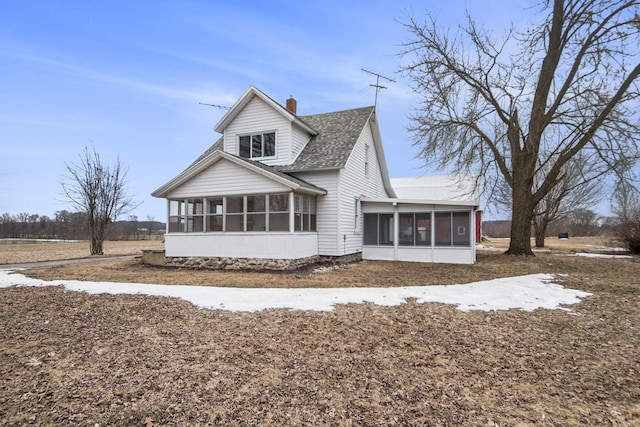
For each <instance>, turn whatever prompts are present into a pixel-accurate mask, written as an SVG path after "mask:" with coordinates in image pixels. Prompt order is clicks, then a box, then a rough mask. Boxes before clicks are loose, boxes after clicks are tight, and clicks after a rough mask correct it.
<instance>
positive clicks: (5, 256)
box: [0, 240, 164, 265]
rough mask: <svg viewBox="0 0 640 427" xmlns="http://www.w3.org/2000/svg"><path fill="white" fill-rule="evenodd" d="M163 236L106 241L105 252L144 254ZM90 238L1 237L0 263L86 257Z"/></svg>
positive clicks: (107, 254) (161, 244)
mask: <svg viewBox="0 0 640 427" xmlns="http://www.w3.org/2000/svg"><path fill="white" fill-rule="evenodd" d="M163 247H164V245H163V243H162V241H160V240H132V241H106V242H105V244H104V256H106V257H108V256H114V255H141V254H142V250H143V249H162V248H163ZM89 256H91V252H90V251H89V242H59V241H48V242H45V241H21V240H0V265H2V264H21V263H27V262H39V261H53V260H61V259H75V258H85V257H89Z"/></svg>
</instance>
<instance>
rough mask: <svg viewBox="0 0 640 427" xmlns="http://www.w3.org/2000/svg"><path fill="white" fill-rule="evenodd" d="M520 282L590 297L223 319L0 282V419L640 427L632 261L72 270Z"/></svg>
mask: <svg viewBox="0 0 640 427" xmlns="http://www.w3.org/2000/svg"><path fill="white" fill-rule="evenodd" d="M80 267H81V266H75V268H80ZM84 267H85V266H82V268H83V269H84ZM98 267H100V268H98ZM91 269H93V270H95V271H94V272H93V273H92V272H91V271H89V270H91ZM72 270H73V268H71V267H69V268H61V269H57V268H56V269H53V268H51V269H48V270H41V269H39V270H38V271H35V270H34V271H32V272H30V273H29V274H42V275H45V276H46V277H50V278H52V277H54V276H56V275H59V277H67V276H66V275H71V274H72ZM529 272H545V273H564V274H567V276H564V277H563V278H562V280H563V282H564V284H565V285H566V286H569V287H573V288H578V289H581V290H584V291H589V292H593V294H594V295H593V296H591V297H588V298H586V299H584V300H583V302H582V303H580V304H578V305H576V306H572V309H573V310H575V311H576V312H577V313H579V315H575V316H573V315H569V314H567V313H566V312H564V311H561V310H536V311H535V312H533V313H526V312H522V311H518V310H510V311H503V312H489V313H485V312H469V313H463V312H460V311H457V310H456V309H455V308H453V307H450V306H446V305H442V304H416V303H415V302H414V301H408V303H407V304H404V305H402V306H399V307H391V308H386V307H379V306H373V305H370V304H361V305H345V306H338V307H337V308H336V310H335V311H334V312H330V313H319V312H307V311H290V310H267V311H263V312H259V313H230V312H225V311H217V310H199V309H197V308H195V307H193V306H192V305H190V304H189V303H186V302H184V301H180V300H177V299H170V298H162V297H149V296H134V295H89V294H85V293H78V292H69V291H65V290H64V289H63V288H7V289H2V290H0V381H1V386H0V387H1V390H0V424H2V425H25V424H33V425H92V426H93V425H96V424H99V425H115V426H131V425H140V426H144V425H157V426H167V425H224V426H236V425H238V426H239V425H243V426H244V425H274V426H297V425H331V426H361V425H362V426H376V425H379V426H392V425H403V426H404V425H415V426H418V425H421V426H422V425H433V426H451V425H471V426H489V425H500V426H509V425H514V426H515V425H519V426H526V425H542V426H582V425H616V426H627V425H628V426H632V425H639V424H640V358H639V355H638V351H637V350H638V348H640V332H639V330H638V325H640V289H639V288H640V285H639V281H638V277H640V263H638V262H634V261H633V260H628V259H587V258H578V257H567V256H557V255H551V254H541V255H539V256H537V257H535V258H517V257H507V256H503V255H499V254H484V255H480V257H479V262H478V263H477V264H476V265H473V266H453V265H437V264H429V265H424V264H413V263H384V262H366V263H360V264H357V265H355V266H353V267H349V268H342V269H339V270H335V271H332V272H328V273H322V274H316V275H314V276H311V277H302V278H301V277H297V276H296V274H294V273H288V274H282V273H281V274H267V273H251V274H249V273H220V272H195V271H191V270H169V269H160V268H151V267H144V266H141V265H140V264H138V263H137V261H124V262H123V261H120V262H114V261H108V262H105V263H98V264H92V265H91V267H90V268H89V269H87V270H86V271H84V272H83V273H80V274H82V275H85V276H86V277H89V275H90V274H94V275H95V276H91V277H103V278H108V277H110V278H112V279H113V280H121V279H124V278H133V279H135V278H138V279H139V280H140V281H145V282H159V283H173V282H183V283H190V284H195V283H203V284H218V285H219V284H229V285H235V286H258V285H260V284H269V285H270V286H281V285H284V284H286V285H287V286H290V285H297V286H336V285H340V286H346V285H349V286H352V285H353V286H364V285H376V286H384V285H400V284H403V285H407V284H430V283H463V282H465V281H471V280H477V279H481V278H491V277H498V276H508V275H513V274H526V273H529ZM127 281H132V280H129V279H128V280H127Z"/></svg>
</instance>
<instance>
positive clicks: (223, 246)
mask: <svg viewBox="0 0 640 427" xmlns="http://www.w3.org/2000/svg"><path fill="white" fill-rule="evenodd" d="M165 251H166V255H167V256H168V257H192V256H193V257H229V258H267V259H299V258H306V257H310V256H314V255H318V240H317V237H316V233H218V234H216V235H215V236H212V235H211V234H207V233H188V234H187V233H182V234H181V233H177V234H167V235H166V236H165Z"/></svg>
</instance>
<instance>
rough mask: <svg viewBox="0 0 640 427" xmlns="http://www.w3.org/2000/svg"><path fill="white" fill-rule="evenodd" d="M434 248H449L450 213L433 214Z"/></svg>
mask: <svg viewBox="0 0 640 427" xmlns="http://www.w3.org/2000/svg"><path fill="white" fill-rule="evenodd" d="M435 235H436V236H435V237H436V246H451V212H436V213H435Z"/></svg>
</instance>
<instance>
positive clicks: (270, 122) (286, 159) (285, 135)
mask: <svg viewBox="0 0 640 427" xmlns="http://www.w3.org/2000/svg"><path fill="white" fill-rule="evenodd" d="M268 132H275V133H276V156H275V158H269V159H264V160H263V163H264V164H266V165H284V164H289V163H290V162H291V139H292V137H291V122H290V121H289V120H287V119H286V118H285V117H284V116H283V115H282V114H280V113H278V112H277V111H275V110H274V109H273V108H271V107H270V106H269V105H267V104H266V103H265V102H264V101H263V100H261V99H260V98H258V97H254V98H253V99H252V100H251V101H249V103H248V104H247V105H246V107H245V108H244V109H243V110H242V111H241V112H240V113H238V115H237V116H236V117H235V119H234V120H233V121H232V122H231V123H229V125H228V126H227V128H226V129H225V130H224V151H226V152H227V153H231V154H235V155H239V153H238V148H239V147H238V144H239V136H240V135H251V134H256V133H268Z"/></svg>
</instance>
